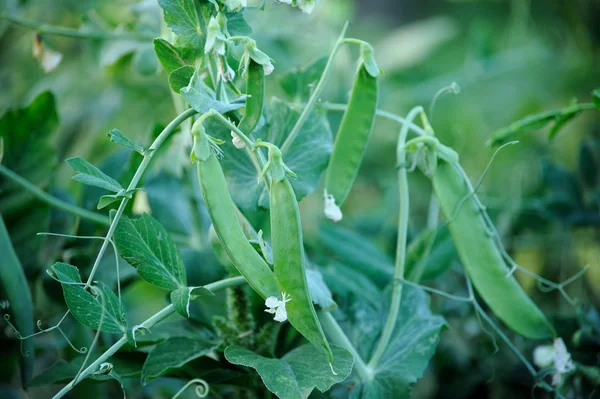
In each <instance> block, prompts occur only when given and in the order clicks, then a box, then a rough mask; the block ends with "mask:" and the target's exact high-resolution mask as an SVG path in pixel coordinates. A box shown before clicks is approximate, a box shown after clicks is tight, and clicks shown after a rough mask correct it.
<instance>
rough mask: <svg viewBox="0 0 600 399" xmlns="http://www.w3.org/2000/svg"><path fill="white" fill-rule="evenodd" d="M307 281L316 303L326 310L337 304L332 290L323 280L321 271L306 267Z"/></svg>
mask: <svg viewBox="0 0 600 399" xmlns="http://www.w3.org/2000/svg"><path fill="white" fill-rule="evenodd" d="M306 283H307V284H308V291H309V292H310V296H311V298H312V301H313V303H314V304H315V305H319V306H320V307H321V309H324V310H332V309H334V308H335V307H336V306H337V305H336V304H335V302H334V300H333V297H332V296H331V291H329V288H327V285H326V284H325V281H323V276H322V275H321V272H319V271H318V270H316V269H306Z"/></svg>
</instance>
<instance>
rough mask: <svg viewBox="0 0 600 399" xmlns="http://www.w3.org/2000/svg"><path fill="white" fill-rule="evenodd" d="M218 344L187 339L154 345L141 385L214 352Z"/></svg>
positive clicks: (176, 339) (171, 340)
mask: <svg viewBox="0 0 600 399" xmlns="http://www.w3.org/2000/svg"><path fill="white" fill-rule="evenodd" d="M217 346H218V342H215V341H206V340H200V339H189V338H181V337H179V338H170V339H168V340H166V341H163V342H161V343H159V344H158V345H156V347H155V348H154V349H153V350H152V352H150V354H149V355H148V358H147V359H146V362H145V363H144V367H143V369H142V384H143V385H146V384H147V383H149V382H150V381H152V380H153V379H155V378H157V377H160V376H161V375H163V374H166V373H168V372H169V371H171V370H175V369H177V368H179V367H181V366H183V365H184V364H186V363H187V362H190V361H192V360H194V359H197V358H199V357H202V356H204V355H207V354H208V353H210V352H212V351H214V350H215V349H216V348H217Z"/></svg>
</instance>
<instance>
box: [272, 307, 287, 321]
mask: <svg viewBox="0 0 600 399" xmlns="http://www.w3.org/2000/svg"><path fill="white" fill-rule="evenodd" d="M273 320H275V321H278V322H280V323H283V322H284V321H286V320H287V310H286V309H285V304H282V305H280V306H279V307H278V308H277V312H276V313H275V317H274V318H273Z"/></svg>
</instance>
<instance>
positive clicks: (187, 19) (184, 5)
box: [158, 0, 206, 51]
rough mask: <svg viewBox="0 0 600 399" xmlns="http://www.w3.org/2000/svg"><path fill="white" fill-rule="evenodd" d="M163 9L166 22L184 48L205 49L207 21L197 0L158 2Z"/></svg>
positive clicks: (159, 0) (166, 0)
mask: <svg viewBox="0 0 600 399" xmlns="http://www.w3.org/2000/svg"><path fill="white" fill-rule="evenodd" d="M158 4H159V5H160V7H161V8H162V9H163V12H164V17H165V22H166V23H167V25H168V26H169V28H171V29H172V30H173V32H175V34H176V35H177V40H178V43H179V44H181V45H183V46H189V47H196V48H198V49H199V51H203V49H204V41H205V40H206V34H205V32H206V20H205V19H204V16H203V13H202V6H201V5H200V3H199V2H198V1H196V0H158Z"/></svg>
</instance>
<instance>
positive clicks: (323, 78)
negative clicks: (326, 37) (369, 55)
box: [281, 22, 348, 153]
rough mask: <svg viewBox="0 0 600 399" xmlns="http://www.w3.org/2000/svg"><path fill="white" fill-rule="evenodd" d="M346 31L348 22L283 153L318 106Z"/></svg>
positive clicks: (286, 142) (288, 137)
mask: <svg viewBox="0 0 600 399" xmlns="http://www.w3.org/2000/svg"><path fill="white" fill-rule="evenodd" d="M346 29H348V22H346V23H345V24H344V27H343V28H342V33H340V36H339V37H338V39H337V41H336V42H335V45H334V46H333V50H331V54H330V55H329V59H328V60H327V64H326V65H325V69H323V73H322V74H321V79H319V83H317V87H315V90H314V91H313V93H312V95H311V96H310V98H309V99H308V102H307V103H306V106H305V107H304V109H303V110H302V113H301V114H300V117H299V118H298V120H297V121H296V124H295V125H294V127H293V128H292V131H291V132H290V134H289V135H288V136H287V138H286V139H285V141H284V142H283V145H282V146H281V152H282V153H285V151H286V150H287V149H288V148H289V147H290V146H291V145H292V143H293V142H294V140H295V139H296V136H297V135H298V133H299V132H300V129H301V128H302V125H304V122H305V121H306V119H307V118H308V115H309V114H310V113H311V112H312V110H313V108H314V107H315V105H316V104H317V101H318V100H319V96H320V95H321V92H322V91H323V88H324V87H325V82H326V81H327V77H328V76H329V72H330V71H331V67H332V66H333V61H334V60H335V56H336V55H337V53H338V51H339V50H340V48H342V46H343V45H344V35H345V34H346Z"/></svg>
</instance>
